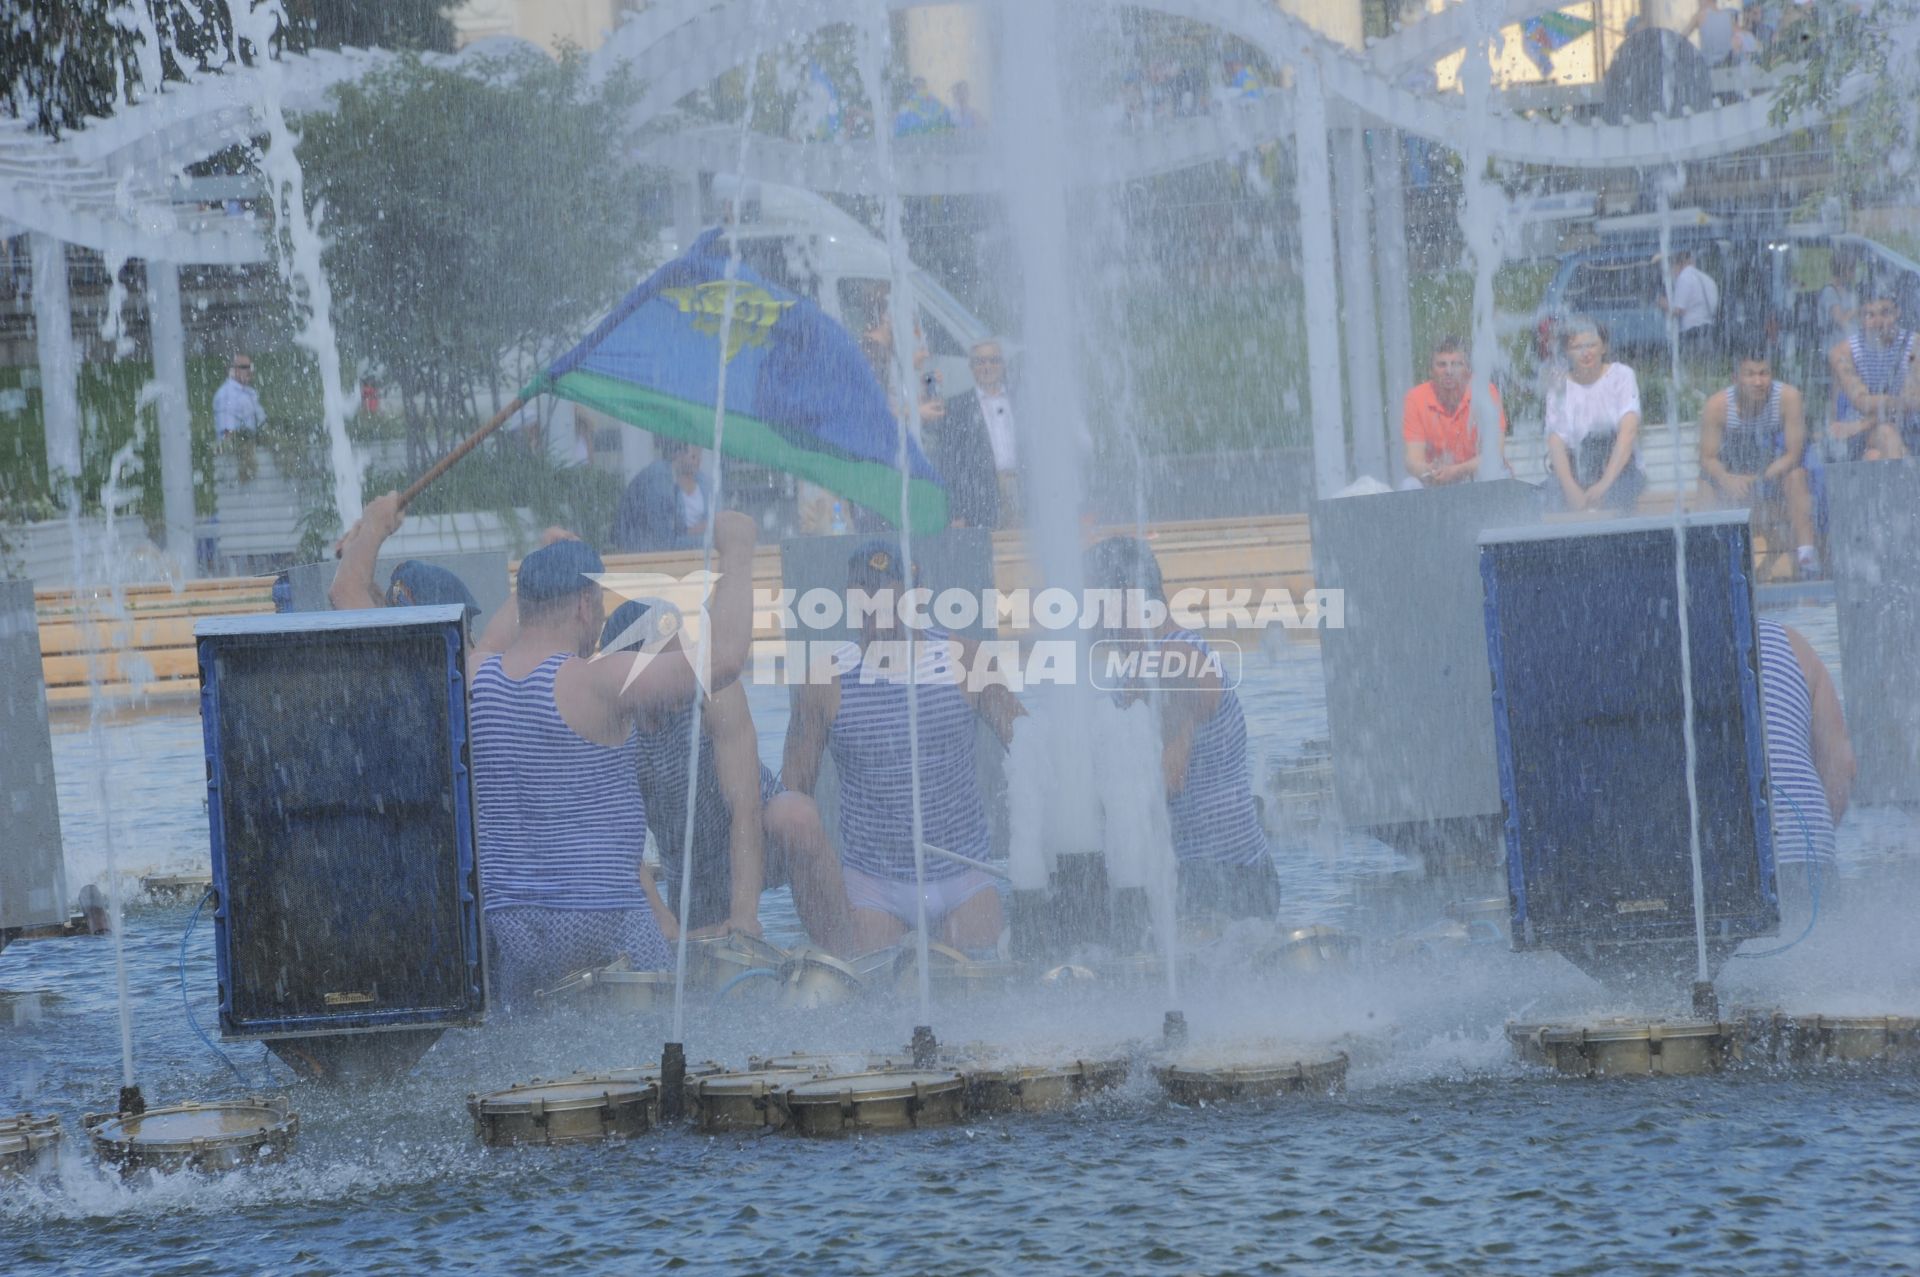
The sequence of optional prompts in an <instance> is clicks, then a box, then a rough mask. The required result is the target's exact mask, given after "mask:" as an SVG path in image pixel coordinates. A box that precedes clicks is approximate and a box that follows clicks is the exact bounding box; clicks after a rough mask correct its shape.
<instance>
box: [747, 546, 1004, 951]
mask: <svg viewBox="0 0 1920 1277" xmlns="http://www.w3.org/2000/svg"><path fill="white" fill-rule="evenodd" d="M847 569H848V585H849V586H850V587H851V589H852V590H854V591H864V592H865V593H866V594H867V595H869V596H870V597H875V598H882V597H884V598H890V599H892V600H893V601H894V602H895V603H896V604H898V602H899V600H900V598H901V591H902V590H904V589H905V588H906V580H907V572H906V569H905V567H904V566H903V561H902V557H901V554H900V550H899V547H898V546H897V545H895V544H894V543H893V542H891V541H886V540H876V541H870V542H868V543H867V544H866V545H864V546H862V547H861V548H860V549H858V550H856V551H855V552H854V554H853V556H852V558H851V559H849V560H848V565H847ZM907 637H908V636H907V631H906V630H905V629H903V628H902V627H901V625H900V619H899V609H898V607H897V606H896V607H895V608H894V609H892V610H891V611H889V612H888V614H887V615H885V616H883V617H882V616H876V615H874V613H873V612H872V611H867V612H865V613H864V615H863V616H862V618H861V636H860V642H858V643H849V644H847V645H846V646H845V647H844V648H843V649H842V650H841V651H840V652H838V653H836V654H835V661H834V668H835V672H836V674H835V677H833V678H831V679H828V680H824V681H819V682H815V681H812V680H809V681H808V683H807V684H806V685H805V686H803V687H802V688H801V690H800V696H799V698H798V701H797V702H796V703H795V705H794V709H793V718H792V720H791V721H790V722H789V723H788V725H787V743H786V756H785V760H784V764H783V767H782V771H781V779H782V780H783V781H784V782H785V784H786V786H787V788H788V789H791V790H793V791H794V792H795V793H799V794H804V795H807V796H809V797H811V796H812V794H813V790H814V785H815V784H816V783H817V782H818V780H819V778H820V762H821V759H822V757H823V756H824V755H825V754H826V753H827V751H828V750H829V749H830V750H832V752H833V761H834V766H835V768H836V769H837V770H838V772H839V776H840V819H839V836H840V865H841V872H842V873H843V874H844V875H845V878H846V887H847V900H848V904H849V905H850V906H851V909H852V926H853V935H854V943H855V948H856V949H858V950H860V951H863V952H864V951H869V950H873V949H878V948H881V947H883V946H885V945H888V944H892V943H893V942H894V941H896V940H898V939H899V938H900V937H901V936H902V935H903V934H905V932H906V931H907V929H908V928H910V927H913V926H915V925H917V922H918V918H919V914H920V912H921V909H922V904H923V902H924V909H925V913H926V920H927V930H928V934H929V936H930V937H932V938H937V939H940V940H942V941H944V942H945V943H947V944H950V945H953V946H955V947H956V948H960V949H967V950H975V951H977V950H982V949H988V948H991V947H993V946H994V945H995V944H997V943H998V942H999V938H1000V929H1001V913H1000V894H999V892H998V891H997V890H996V889H995V886H994V881H993V879H992V878H991V877H989V876H988V875H987V874H985V873H983V872H982V871H980V870H978V869H974V868H971V867H968V866H967V865H965V864H963V863H961V862H959V861H955V860H950V859H947V858H945V857H942V856H938V855H934V854H931V853H928V854H926V855H925V856H923V858H922V860H923V865H924V871H925V872H924V881H925V886H924V892H922V889H921V887H920V884H919V882H918V881H917V875H916V872H915V866H914V841H913V776H914V768H913V766H912V762H911V758H912V754H911V742H910V740H909V735H908V727H909V719H908V710H907V696H908V695H909V692H911V694H912V695H913V696H914V699H915V701H916V702H917V715H918V720H919V732H918V738H919V753H920V767H919V777H920V813H921V837H922V840H923V842H924V843H925V844H930V845H932V846H935V847H939V848H941V849H943V850H945V851H949V852H953V853H955V854H957V855H960V856H963V857H967V858H969V859H973V860H984V859H985V858H986V857H987V856H988V855H989V854H991V851H992V847H993V837H992V831H991V828H990V827H989V825H988V823H987V809H986V802H985V800H984V798H983V796H982V794H981V792H980V780H979V775H978V772H977V771H976V768H975V759H974V745H975V739H976V735H977V733H976V731H975V726H974V724H975V719H976V717H978V718H980V719H984V720H985V721H986V722H987V723H988V725H990V726H991V727H992V728H993V730H994V731H995V733H996V734H998V735H999V737H1000V742H1001V744H1003V745H1004V744H1006V743H1007V742H1008V741H1009V740H1010V739H1011V738H1012V735H1013V720H1014V719H1015V718H1017V717H1019V716H1020V715H1021V714H1023V713H1025V712H1026V711H1025V710H1024V709H1023V708H1022V707H1021V705H1020V702H1019V701H1018V700H1017V699H1015V697H1014V695H1013V693H1012V692H1011V691H1010V690H1009V689H1008V688H1007V687H1006V686H1004V685H1003V684H999V683H993V684H988V685H986V686H984V687H980V688H978V689H977V690H976V689H975V688H973V687H971V686H970V685H969V684H970V682H971V680H969V679H968V678H967V676H966V673H965V671H967V670H969V669H971V668H972V666H973V647H974V645H973V644H972V643H970V642H968V641H966V640H961V639H955V638H952V637H951V636H949V635H948V634H947V633H946V632H945V631H943V630H938V629H933V628H927V629H922V630H919V631H918V632H917V633H916V634H915V635H914V640H915V641H914V643H913V648H914V661H915V664H914V667H913V668H912V669H911V670H909V669H908V668H907V664H906V661H907V646H908V643H907Z"/></svg>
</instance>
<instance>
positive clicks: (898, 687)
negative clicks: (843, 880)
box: [828, 630, 993, 880]
mask: <svg viewBox="0 0 1920 1277" xmlns="http://www.w3.org/2000/svg"><path fill="white" fill-rule="evenodd" d="M915 646H916V652H917V656H918V660H917V661H916V667H917V668H916V671H915V672H916V675H917V678H916V680H915V684H916V686H915V695H916V696H917V698H918V702H919V709H920V713H919V717H920V810H921V820H922V826H921V827H922V829H923V831H924V832H925V835H926V840H927V841H928V842H930V843H932V844H934V845H935V846H937V847H943V848H945V849H946V850H948V851H952V852H958V853H959V854H960V855H963V856H972V857H974V858H976V859H984V858H985V857H986V856H987V855H989V854H990V853H991V851H992V848H993V837H992V834H991V831H990V830H989V829H988V826H987V807H986V803H985V801H984V800H983V799H982V798H981V796H980V781H979V777H978V775H977V774H976V773H975V771H974V732H975V725H974V713H973V706H972V704H971V703H970V702H969V701H968V700H967V697H966V693H965V692H963V691H962V690H961V688H960V686H959V684H958V683H957V682H956V681H955V679H956V678H957V677H958V671H957V667H956V666H955V664H954V658H953V654H952V653H951V652H950V651H949V650H948V649H949V644H948V638H947V635H946V634H945V633H944V632H943V631H940V630H927V631H925V632H924V633H923V635H922V636H921V638H920V640H919V641H918V643H917V644H916V645H915ZM887 648H891V649H892V652H891V655H893V656H895V657H897V658H898V659H900V660H902V661H904V656H903V655H901V653H902V651H903V649H904V640H902V641H901V642H900V643H899V644H891V643H888V644H875V645H874V647H873V648H872V649H869V651H868V652H867V653H866V654H865V657H864V659H863V657H862V654H861V652H860V649H859V648H857V647H855V646H854V645H853V644H851V643H849V644H847V645H846V647H844V648H842V649H841V652H840V654H839V656H838V658H837V661H836V665H837V667H838V668H839V669H840V670H841V671H842V673H841V674H840V675H839V680H840V712H839V713H838V714H836V715H835V716H834V719H833V726H832V729H831V732H830V734H829V736H828V744H829V746H830V747H831V748H832V750H833V761H834V765H835V766H836V767H838V768H839V770H840V858H841V860H842V861H843V862H844V863H846V864H848V865H851V866H852V867H853V868H855V869H858V870H861V871H862V872H864V873H869V874H872V875H874V876H875V877H877V878H893V879H898V880H911V879H912V878H913V791H912V784H911V781H912V768H911V764H910V762H909V759H910V755H909V754H908V742H907V683H906V682H905V681H904V680H900V679H897V678H893V677H887V676H886V675H887V671H886V670H884V669H875V668H874V662H875V661H876V660H878V659H880V657H881V652H882V650H883V649H887ZM965 872H966V867H965V866H963V865H960V864H956V863H955V862H953V861H950V860H944V859H941V858H939V857H930V858H928V859H927V861H926V876H927V877H928V878H930V879H931V878H950V877H953V876H955V875H957V874H961V873H965Z"/></svg>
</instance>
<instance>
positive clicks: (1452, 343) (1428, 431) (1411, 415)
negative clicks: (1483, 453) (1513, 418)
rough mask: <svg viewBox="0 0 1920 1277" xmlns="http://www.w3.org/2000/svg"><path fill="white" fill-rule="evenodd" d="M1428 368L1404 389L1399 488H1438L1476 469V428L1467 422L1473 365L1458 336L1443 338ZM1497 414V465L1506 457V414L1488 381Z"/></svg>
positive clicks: (1462, 480)
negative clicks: (1403, 465) (1403, 461)
mask: <svg viewBox="0 0 1920 1277" xmlns="http://www.w3.org/2000/svg"><path fill="white" fill-rule="evenodd" d="M1427 367H1428V371H1429V372H1430V373H1432V377H1431V379H1430V380H1427V381H1423V382H1421V383H1420V384H1419V385H1417V386H1415V387H1414V388H1413V389H1412V390H1409V391H1408V392H1407V400H1406V405H1405V407H1404V408H1403V409H1402V411H1401V416H1400V434H1401V436H1402V438H1404V439H1405V440H1406V447H1407V477H1406V479H1405V481H1403V482H1402V483H1401V485H1400V486H1401V487H1402V488H1407V489H1412V488H1418V487H1423V486H1424V487H1428V488H1438V487H1442V486H1444V485H1446V484H1450V483H1467V482H1471V481H1472V480H1473V479H1474V478H1475V476H1477V475H1478V474H1479V472H1480V432H1479V431H1478V430H1476V429H1474V426H1473V392H1472V389H1471V385H1470V383H1471V381H1472V376H1473V369H1472V367H1471V366H1470V365H1469V364H1468V362H1467V352H1466V349H1465V347H1464V346H1462V345H1461V342H1460V339H1459V338H1458V337H1443V338H1441V339H1440V342H1439V344H1437V345H1436V346H1434V348H1433V359H1432V361H1431V362H1430V363H1429V364H1428V365H1427ZM1487 392H1488V393H1489V394H1491V395H1492V396H1493V406H1494V410H1495V411H1496V412H1498V413H1499V414H1500V435H1501V449H1500V458H1501V464H1502V465H1504V464H1505V462H1506V447H1505V444H1506V433H1507V414H1506V410H1505V409H1504V408H1502V407H1501V406H1500V392H1499V391H1498V390H1495V389H1494V388H1493V385H1492V383H1488V385H1487Z"/></svg>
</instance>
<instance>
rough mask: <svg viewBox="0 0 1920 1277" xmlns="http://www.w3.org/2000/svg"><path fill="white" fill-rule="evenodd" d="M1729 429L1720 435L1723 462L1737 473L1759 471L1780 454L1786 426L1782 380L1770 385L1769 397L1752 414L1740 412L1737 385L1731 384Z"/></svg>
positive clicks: (1756, 472) (1728, 407)
mask: <svg viewBox="0 0 1920 1277" xmlns="http://www.w3.org/2000/svg"><path fill="white" fill-rule="evenodd" d="M1726 395H1727V424H1726V431H1725V433H1723V434H1722V435H1721V436H1720V464H1721V465H1723V466H1725V467H1726V468H1727V469H1729V470H1731V471H1733V472H1734V473H1735V474H1759V473H1760V472H1761V471H1762V470H1765V469H1766V468H1767V467H1768V466H1770V465H1772V464H1773V459H1774V458H1775V457H1777V456H1779V455H1780V450H1781V448H1782V447H1783V446H1784V445H1783V440H1784V439H1785V437H1786V426H1785V425H1784V424H1783V423H1782V422H1781V420H1780V383H1779V382H1777V381H1776V382H1774V383H1773V384H1772V385H1771V386H1769V387H1768V388H1767V401H1766V403H1764V404H1762V405H1761V406H1760V411H1759V412H1757V413H1755V414H1754V415H1753V416H1751V417H1743V416H1741V415H1740V392H1739V389H1738V387H1735V386H1728V387H1727V390H1726Z"/></svg>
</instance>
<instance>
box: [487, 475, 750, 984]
mask: <svg viewBox="0 0 1920 1277" xmlns="http://www.w3.org/2000/svg"><path fill="white" fill-rule="evenodd" d="M713 540H714V549H715V552H716V555H717V558H718V560H719V562H718V567H719V571H720V577H719V580H718V582H717V583H716V585H715V587H714V591H713V598H712V601H711V603H710V604H709V608H708V615H709V617H710V618H711V624H710V632H711V640H710V642H709V650H710V654H711V659H712V668H711V682H712V685H713V686H714V687H725V686H727V685H729V684H731V683H732V682H733V681H734V680H735V679H736V678H738V677H739V674H740V670H741V668H742V667H743V666H744V665H745V663H746V658H747V649H748V644H749V642H750V641H751V638H752V633H753V618H752V606H753V600H752V587H753V541H754V525H753V521H752V520H751V519H749V518H747V517H746V516H745V515H741V514H735V513H727V514H721V515H718V516H716V518H715V520H714V528H713ZM602 571H604V567H603V565H602V563H601V561H600V556H599V555H598V554H595V553H594V552H593V551H592V550H591V549H589V548H588V547H587V546H585V545H583V544H581V543H580V542H579V541H574V540H562V541H557V542H555V543H554V544H552V545H548V546H546V547H544V548H543V549H539V550H536V551H534V552H533V553H532V554H529V555H528V556H527V557H526V558H524V559H522V560H521V561H520V569H519V576H518V580H517V582H516V584H515V588H514V597H513V599H512V600H510V602H509V605H508V606H509V607H510V608H512V609H514V614H513V615H511V616H510V617H508V618H507V620H506V623H505V624H503V625H492V626H489V627H488V637H489V639H492V638H493V637H494V636H496V635H497V636H499V639H500V641H499V642H498V647H499V650H497V651H488V650H485V649H484V647H478V648H476V649H475V650H474V651H473V652H472V653H471V654H470V655H469V656H468V659H467V678H468V684H469V689H470V690H469V701H470V707H471V710H470V717H471V721H472V732H473V737H472V760H473V791H474V802H475V807H476V809H477V813H476V821H475V834H476V841H477V843H478V848H479V859H480V892H481V904H482V907H483V909H484V910H485V917H486V923H487V941H488V947H489V954H490V957H491V964H490V965H491V972H492V979H493V983H494V987H495V988H496V990H497V991H498V992H499V994H500V996H501V997H502V998H503V999H504V1000H505V1001H506V1002H507V1003H508V1005H512V1004H514V1003H515V1002H519V1001H523V1000H524V999H525V998H526V997H527V996H528V995H529V994H530V993H531V992H532V991H534V990H535V989H539V988H544V987H549V986H551V985H552V984H554V983H557V982H558V981H559V980H560V979H561V978H562V977H564V976H565V975H567V974H568V973H569V972H572V971H577V970H579V969H581V968H583V967H595V966H604V965H606V964H607V963H609V962H611V961H613V960H614V958H616V957H618V956H620V955H625V956H626V957H627V958H628V959H629V960H630V961H631V962H632V964H633V965H634V966H635V967H636V968H640V969H658V968H662V967H664V966H665V965H666V964H667V947H666V944H665V941H664V940H663V939H662V936H661V931H660V926H659V923H658V921H657V919H656V917H655V915H654V912H653V909H652V907H651V902H650V901H649V898H648V894H649V893H648V892H647V890H646V886H645V885H643V882H642V877H641V874H642V867H641V852H642V849H643V848H644V846H645V842H646V811H645V804H644V802H643V801H642V799H641V795H640V785H639V778H638V775H637V767H638V748H639V747H638V740H637V734H636V730H635V722H636V719H637V717H638V716H639V715H641V714H643V713H646V712H648V711H650V710H654V709H657V708H661V707H667V706H674V705H679V704H683V703H685V702H686V701H688V700H690V699H691V698H692V697H693V696H694V695H695V694H696V693H697V692H698V691H699V684H698V681H697V680H696V678H695V676H694V670H693V665H692V663H691V661H690V660H689V659H688V657H687V655H686V653H685V652H684V651H683V650H682V649H681V648H680V647H679V646H678V645H673V646H669V647H667V648H665V649H663V650H662V651H660V652H658V653H655V654H653V655H652V656H651V657H650V658H648V657H644V656H641V655H639V654H637V653H626V652H621V653H615V654H613V655H611V656H608V657H606V658H605V659H602V660H597V661H595V660H588V659H587V658H588V657H589V656H590V655H591V654H592V653H593V650H594V645H595V644H596V643H597V642H598V640H599V637H600V629H601V626H602V624H603V623H604V622H605V620H606V606H605V604H604V602H603V601H602V598H601V590H600V586H599V584H598V583H597V582H596V581H595V580H594V579H593V578H594V577H595V576H596V575H598V574H599V573H601V572H602ZM494 645H495V644H494V643H492V642H489V643H488V644H486V645H485V646H494Z"/></svg>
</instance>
